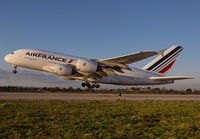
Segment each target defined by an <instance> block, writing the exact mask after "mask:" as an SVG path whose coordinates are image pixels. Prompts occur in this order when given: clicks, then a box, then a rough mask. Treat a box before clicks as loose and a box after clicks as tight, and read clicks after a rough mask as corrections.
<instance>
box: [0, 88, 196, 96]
mask: <svg viewBox="0 0 200 139" xmlns="http://www.w3.org/2000/svg"><path fill="white" fill-rule="evenodd" d="M0 92H24V93H30V92H32V93H45V92H62V93H105V94H106V93H107V94H108V93H109V94H110V93H111V94H195V95H200V90H192V89H190V88H188V89H186V90H184V91H178V90H173V89H169V90H168V89H165V88H163V89H160V88H150V87H146V88H134V87H132V88H128V89H80V88H76V89H74V88H72V87H69V88H60V87H49V88H47V87H44V88H34V87H15V86H2V87H0Z"/></svg>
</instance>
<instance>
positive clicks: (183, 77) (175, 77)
mask: <svg viewBox="0 0 200 139" xmlns="http://www.w3.org/2000/svg"><path fill="white" fill-rule="evenodd" d="M149 78H150V79H151V80H155V81H169V80H184V79H194V78H192V77H188V76H168V77H149Z"/></svg>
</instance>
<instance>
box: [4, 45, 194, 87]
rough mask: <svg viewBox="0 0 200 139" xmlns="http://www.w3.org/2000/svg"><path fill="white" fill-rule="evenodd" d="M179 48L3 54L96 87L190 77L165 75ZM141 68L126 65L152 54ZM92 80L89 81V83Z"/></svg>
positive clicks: (17, 63) (10, 61) (15, 63)
mask: <svg viewBox="0 0 200 139" xmlns="http://www.w3.org/2000/svg"><path fill="white" fill-rule="evenodd" d="M182 50H183V47H181V46H175V45H173V46H171V47H170V48H169V49H168V50H166V49H163V50H160V51H141V52H137V53H132V54H128V55H123V56H118V57H113V58H107V59H86V58H81V57H76V56H71V55H65V54H59V53H54V52H49V51H44V50H35V49H19V50H16V51H14V52H13V53H11V54H8V55H6V56H5V57H4V60H5V61H6V62H7V63H8V64H11V65H12V66H13V67H14V70H13V71H12V72H13V73H14V74H16V73H17V67H23V68H28V69H33V70H39V71H44V72H50V73H53V74H56V75H59V76H62V77H63V78H64V79H67V80H82V81H83V83H82V84H81V85H82V87H88V88H99V87H100V85H99V84H98V83H102V84H114V85H129V86H130V85H162V84H173V83H174V81H176V80H182V79H193V78H191V77H188V76H166V74H167V72H168V71H169V70H170V68H171V67H172V65H173V64H174V62H175V61H176V59H177V57H178V56H179V55H180V53H181V51H182ZM157 54H159V56H157V57H156V58H155V59H154V60H153V61H151V62H150V63H149V64H147V65H146V66H144V67H143V68H141V69H139V68H130V67H129V64H131V63H134V62H137V61H140V60H143V59H146V58H149V57H152V56H155V55H157ZM91 83H92V84H91Z"/></svg>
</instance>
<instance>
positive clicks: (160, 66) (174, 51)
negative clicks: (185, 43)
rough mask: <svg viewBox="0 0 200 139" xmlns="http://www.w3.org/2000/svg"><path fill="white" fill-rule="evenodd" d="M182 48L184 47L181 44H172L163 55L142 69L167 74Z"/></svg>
mask: <svg viewBox="0 0 200 139" xmlns="http://www.w3.org/2000/svg"><path fill="white" fill-rule="evenodd" d="M182 50H183V47H181V46H172V47H170V48H169V49H168V50H166V51H165V52H164V54H163V55H160V56H158V57H157V58H155V59H154V60H153V61H151V62H150V63H149V64H147V65H146V66H144V67H143V68H142V69H143V70H148V71H153V72H157V73H160V74H163V75H166V74H167V72H168V71H169V69H170V68H171V67H172V66H173V64H174V62H175V61H176V58H177V57H178V56H179V55H180V53H181V51H182Z"/></svg>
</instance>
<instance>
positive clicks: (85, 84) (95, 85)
mask: <svg viewBox="0 0 200 139" xmlns="http://www.w3.org/2000/svg"><path fill="white" fill-rule="evenodd" d="M81 86H82V87H85V86H87V87H88V88H99V87H100V85H99V84H96V83H93V84H92V85H91V84H90V83H88V82H84V83H82V84H81Z"/></svg>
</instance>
